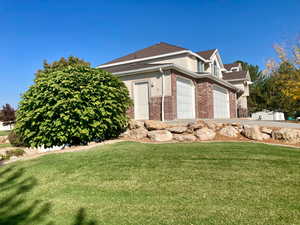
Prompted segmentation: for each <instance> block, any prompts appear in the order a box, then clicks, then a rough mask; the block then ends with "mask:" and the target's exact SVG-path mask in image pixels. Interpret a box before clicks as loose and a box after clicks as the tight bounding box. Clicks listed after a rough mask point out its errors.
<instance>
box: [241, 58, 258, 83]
mask: <svg viewBox="0 0 300 225" xmlns="http://www.w3.org/2000/svg"><path fill="white" fill-rule="evenodd" d="M236 63H240V64H241V66H242V68H243V70H244V71H249V74H250V78H251V81H252V82H255V81H256V80H258V79H259V78H260V77H261V76H262V71H261V70H260V69H259V66H257V65H252V64H249V63H247V62H244V61H241V60H238V61H236Z"/></svg>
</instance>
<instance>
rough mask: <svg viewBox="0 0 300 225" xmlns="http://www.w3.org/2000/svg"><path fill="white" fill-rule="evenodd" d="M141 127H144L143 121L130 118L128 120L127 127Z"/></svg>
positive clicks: (131, 128)
mask: <svg viewBox="0 0 300 225" xmlns="http://www.w3.org/2000/svg"><path fill="white" fill-rule="evenodd" d="M141 127H144V122H142V121H137V120H130V121H129V124H128V128H129V129H130V130H133V129H138V128H141Z"/></svg>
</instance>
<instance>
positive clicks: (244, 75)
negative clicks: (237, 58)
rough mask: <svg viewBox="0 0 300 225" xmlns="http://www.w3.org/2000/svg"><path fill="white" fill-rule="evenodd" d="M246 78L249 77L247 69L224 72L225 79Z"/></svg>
mask: <svg viewBox="0 0 300 225" xmlns="http://www.w3.org/2000/svg"><path fill="white" fill-rule="evenodd" d="M246 78H247V71H234V72H229V73H225V72H223V79H224V80H236V79H246Z"/></svg>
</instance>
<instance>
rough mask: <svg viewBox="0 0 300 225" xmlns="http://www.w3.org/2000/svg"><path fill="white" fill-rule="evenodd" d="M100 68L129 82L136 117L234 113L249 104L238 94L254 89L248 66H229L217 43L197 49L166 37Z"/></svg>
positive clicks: (244, 93)
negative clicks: (226, 65)
mask: <svg viewBox="0 0 300 225" xmlns="http://www.w3.org/2000/svg"><path fill="white" fill-rule="evenodd" d="M98 68H101V69H103V70H106V71H108V72H111V73H113V74H114V75H116V76H118V77H119V78H120V79H121V80H122V81H123V82H124V83H125V84H126V86H127V88H128V90H129V93H130V96H131V98H132V99H133V102H134V107H133V108H132V109H131V110H130V111H129V112H128V113H129V115H130V116H131V117H132V118H134V119H137V120H145V119H152V120H176V119H196V118H235V117H237V106H238V104H239V103H238V102H241V103H240V104H247V102H245V101H243V100H239V99H240V98H241V97H246V96H248V95H249V94H248V93H247V90H248V86H247V85H249V83H247V82H245V81H244V80H245V79H248V75H247V72H245V71H242V70H241V68H240V67H239V66H237V68H236V67H234V66H233V67H230V66H228V68H229V69H227V68H226V67H225V65H224V64H223V62H222V59H221V56H220V53H219V51H218V50H217V49H212V50H208V51H200V52H193V51H191V50H189V49H186V48H182V47H179V46H175V45H171V44H168V43H163V42H161V43H158V44H155V45H153V46H150V47H147V48H144V49H142V50H139V51H136V52H134V53H131V54H129V55H126V56H123V57H120V58H117V59H114V60H112V61H110V62H107V63H104V64H102V65H100V66H98ZM236 69H237V70H236ZM240 73H243V74H244V73H246V75H245V76H244V75H239V74H240ZM236 74H238V75H236ZM242 80H243V81H242ZM241 84H242V85H244V86H242V85H241ZM243 107H247V106H246V105H243Z"/></svg>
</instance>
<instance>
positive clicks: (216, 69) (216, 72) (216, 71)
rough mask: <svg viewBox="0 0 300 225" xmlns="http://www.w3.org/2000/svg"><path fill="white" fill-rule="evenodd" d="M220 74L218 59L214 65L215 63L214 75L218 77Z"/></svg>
mask: <svg viewBox="0 0 300 225" xmlns="http://www.w3.org/2000/svg"><path fill="white" fill-rule="evenodd" d="M218 74H219V68H218V66H217V63H216V61H215V62H214V65H213V75H214V76H215V77H217V76H218Z"/></svg>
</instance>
